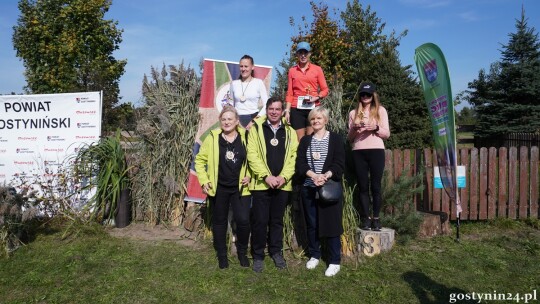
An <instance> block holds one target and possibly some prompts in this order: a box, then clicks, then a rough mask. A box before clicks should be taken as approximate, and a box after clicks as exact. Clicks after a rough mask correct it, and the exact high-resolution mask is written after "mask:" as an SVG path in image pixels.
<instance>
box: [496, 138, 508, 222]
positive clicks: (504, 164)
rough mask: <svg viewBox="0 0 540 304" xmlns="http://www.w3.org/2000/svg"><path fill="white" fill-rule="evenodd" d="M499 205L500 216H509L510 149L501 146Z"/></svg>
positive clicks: (498, 214)
mask: <svg viewBox="0 0 540 304" xmlns="http://www.w3.org/2000/svg"><path fill="white" fill-rule="evenodd" d="M498 200H499V205H498V208H497V216H498V217H504V218H505V217H507V216H508V212H507V211H508V149H506V147H501V148H499V196H498Z"/></svg>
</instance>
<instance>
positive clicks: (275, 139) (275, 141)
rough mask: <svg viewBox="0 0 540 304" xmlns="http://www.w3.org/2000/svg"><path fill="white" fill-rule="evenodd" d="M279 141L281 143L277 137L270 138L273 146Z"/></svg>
mask: <svg viewBox="0 0 540 304" xmlns="http://www.w3.org/2000/svg"><path fill="white" fill-rule="evenodd" d="M278 143H279V140H277V138H272V139H271V140H270V144H271V145H272V146H274V147H275V146H277V145H278Z"/></svg>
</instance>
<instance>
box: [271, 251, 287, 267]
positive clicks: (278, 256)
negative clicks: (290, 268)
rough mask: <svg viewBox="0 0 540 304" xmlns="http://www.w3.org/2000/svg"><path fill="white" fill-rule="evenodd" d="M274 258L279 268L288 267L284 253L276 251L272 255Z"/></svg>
mask: <svg viewBox="0 0 540 304" xmlns="http://www.w3.org/2000/svg"><path fill="white" fill-rule="evenodd" d="M272 260H274V264H275V265H276V267H277V268H278V269H284V268H286V267H287V262H285V259H284V258H283V254H281V252H280V253H276V254H274V255H273V256H272Z"/></svg>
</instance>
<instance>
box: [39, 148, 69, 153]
mask: <svg viewBox="0 0 540 304" xmlns="http://www.w3.org/2000/svg"><path fill="white" fill-rule="evenodd" d="M64 151H65V150H64V148H45V149H43V152H64Z"/></svg>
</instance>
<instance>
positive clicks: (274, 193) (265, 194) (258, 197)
mask: <svg viewBox="0 0 540 304" xmlns="http://www.w3.org/2000/svg"><path fill="white" fill-rule="evenodd" d="M251 194H252V195H253V205H252V207H251V255H252V256H253V259H254V260H264V249H265V248H266V243H268V253H269V254H270V256H272V255H274V254H276V253H279V252H281V250H282V249H283V216H284V215H285V207H286V206H287V200H288V199H289V192H288V191H283V190H276V189H269V190H263V191H251Z"/></svg>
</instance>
